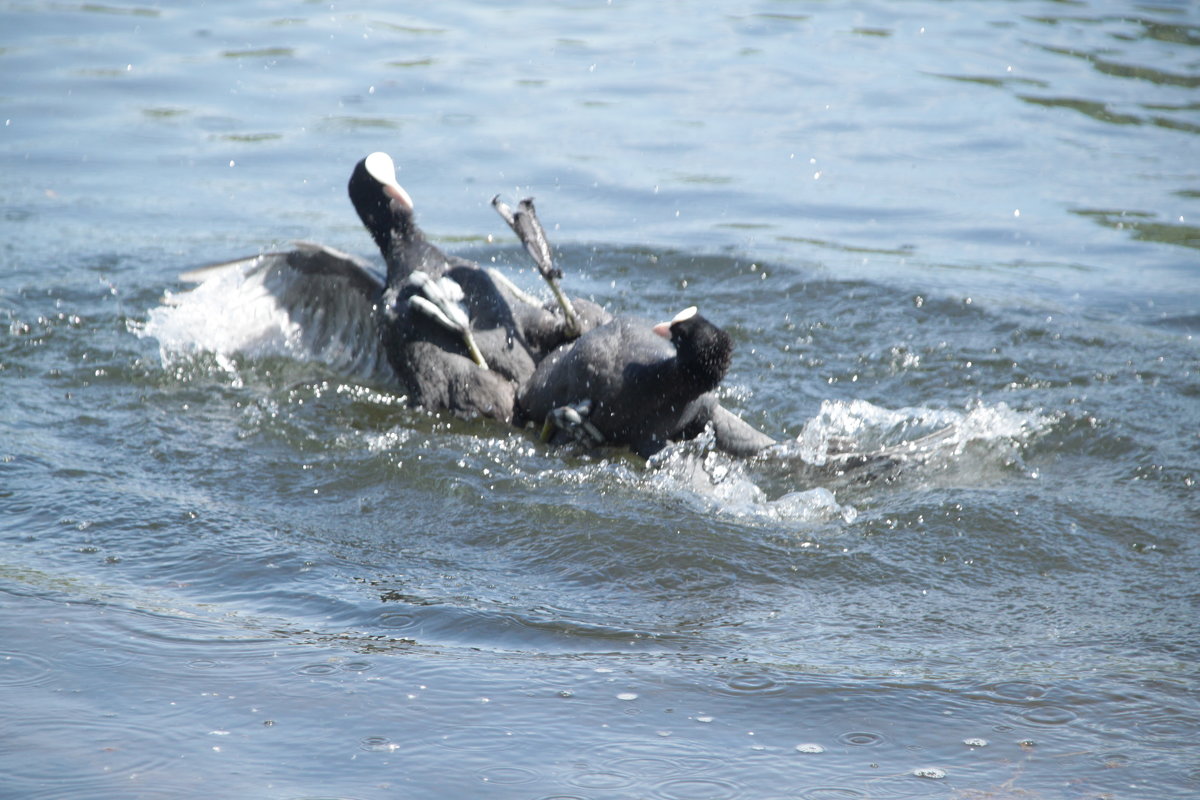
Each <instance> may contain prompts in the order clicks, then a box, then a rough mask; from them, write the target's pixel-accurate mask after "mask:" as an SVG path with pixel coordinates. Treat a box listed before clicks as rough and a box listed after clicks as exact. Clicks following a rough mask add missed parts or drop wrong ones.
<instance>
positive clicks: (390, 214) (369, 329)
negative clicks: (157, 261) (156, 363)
mask: <svg viewBox="0 0 1200 800" xmlns="http://www.w3.org/2000/svg"><path fill="white" fill-rule="evenodd" d="M348 191H349V195H350V199H351V201H352V202H353V204H354V207H355V210H356V211H357V212H358V215H359V218H360V219H361V220H362V222H363V224H364V225H365V226H366V228H367V230H368V231H369V232H370V233H371V236H372V238H373V239H374V240H375V243H376V245H377V246H378V247H379V250H380V253H381V254H382V255H383V258H384V261H385V263H386V264H387V275H386V277H385V279H384V280H383V281H380V280H379V278H378V277H377V276H376V274H375V273H374V271H373V270H372V269H371V268H370V266H369V265H367V264H366V263H365V262H363V261H361V260H359V259H356V258H354V257H353V256H349V255H346V254H345V253H341V252H338V251H336V250H333V249H332V248H328V247H324V246H321V245H316V244H309V243H301V244H299V245H297V247H296V248H295V249H294V250H291V251H287V252H275V253H265V254H263V255H260V256H257V257H254V258H250V259H241V260H238V261H234V262H229V263H227V264H221V265H216V266H215V267H207V268H204V269H201V270H197V271H194V272H191V273H186V274H185V275H184V276H182V277H183V279H185V280H203V279H206V278H207V277H208V276H209V275H210V274H212V272H213V271H215V270H217V269H223V268H231V267H236V268H238V269H241V270H242V271H243V273H244V279H245V280H246V281H247V282H257V283H258V284H260V285H261V286H262V288H263V289H264V290H265V291H266V292H267V293H268V294H270V295H271V297H272V298H273V299H274V300H275V302H276V304H277V305H278V306H279V307H280V308H281V309H282V310H283V311H284V312H285V313H286V314H287V315H288V317H289V319H290V320H291V321H292V322H293V323H295V324H296V326H297V328H298V331H299V337H300V340H301V343H302V344H303V345H304V346H305V347H307V348H308V349H309V350H310V351H311V352H313V353H314V354H315V355H317V356H318V357H321V358H323V359H324V360H325V361H327V362H328V363H330V364H331V365H332V366H334V367H336V368H341V369H343V370H345V371H348V372H351V373H353V374H356V375H361V376H365V377H368V378H370V379H374V380H378V381H381V382H385V383H392V384H397V383H398V384H399V386H400V387H401V388H402V389H403V390H404V391H405V392H407V393H408V395H409V399H410V401H411V402H412V403H413V404H414V405H420V406H423V407H425V408H427V409H429V410H434V411H437V410H443V409H446V410H450V411H453V412H455V413H458V414H461V415H465V416H474V415H482V416H486V417H491V418H494V419H498V420H502V421H505V422H507V421H510V420H511V419H512V415H513V408H514V396H515V392H516V389H517V387H518V386H519V385H520V384H522V383H524V382H525V381H526V380H528V379H529V378H530V377H531V376H532V374H533V371H534V369H535V366H536V362H537V360H539V359H540V358H542V357H543V356H544V355H545V354H546V353H548V352H550V351H551V350H552V349H553V348H554V347H556V346H557V345H559V344H561V343H562V342H564V341H566V339H567V338H568V336H569V335H570V330H569V329H568V326H567V324H566V321H565V319H564V317H563V315H562V313H561V312H557V309H556V308H554V307H553V306H548V305H545V304H542V303H541V302H540V301H538V300H536V299H534V298H530V297H528V296H527V295H525V294H524V293H522V292H521V291H520V290H519V289H517V288H516V287H515V286H513V285H512V283H511V282H509V281H508V280H507V279H505V278H504V277H503V276H502V275H501V274H500V273H498V272H496V271H495V270H485V269H482V268H481V267H479V266H478V265H477V264H474V263H473V262H470V261H467V260H465V259H462V258H457V257H454V256H450V255H447V254H446V253H444V252H443V251H442V250H441V249H439V248H438V247H437V246H435V245H434V244H432V243H431V242H429V240H428V239H427V238H426V237H425V235H424V233H423V232H422V231H421V229H420V228H419V227H418V226H417V224H416V222H415V219H414V215H413V202H412V199H411V197H409V195H408V193H407V192H406V191H405V190H404V189H403V188H402V187H401V186H400V184H399V183H397V182H396V175H395V166H394V164H393V162H392V159H391V158H390V157H389V156H388V155H387V154H385V153H372V154H371V155H369V156H367V157H366V158H364V159H363V160H361V161H359V162H358V164H357V165H355V168H354V172H353V173H352V174H351V177H350V182H349V185H348ZM577 303H578V304H580V305H581V307H582V308H583V309H584V310H585V313H584V314H582V315H581V316H582V318H583V320H584V322H585V323H586V325H587V326H594V325H596V324H599V323H600V322H602V321H604V320H606V319H607V318H608V315H607V313H606V312H604V311H603V309H601V308H600V307H599V306H596V305H595V304H591V303H587V302H585V301H577ZM556 312H557V313H556Z"/></svg>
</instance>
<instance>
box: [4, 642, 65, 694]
mask: <svg viewBox="0 0 1200 800" xmlns="http://www.w3.org/2000/svg"><path fill="white" fill-rule="evenodd" d="M53 669H54V667H53V665H52V664H51V663H50V660H49V659H46V658H42V657H41V656H39V655H34V654H33V653H22V652H18V651H14V650H0V687H4V686H34V685H36V684H39V683H46V682H47V681H49V680H50V678H51V676H52V674H53Z"/></svg>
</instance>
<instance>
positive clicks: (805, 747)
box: [796, 742, 825, 753]
mask: <svg viewBox="0 0 1200 800" xmlns="http://www.w3.org/2000/svg"><path fill="white" fill-rule="evenodd" d="M796 752H797V753H824V752H825V748H824V747H822V746H821V745H819V744H814V743H812V742H806V743H804V744H798V745H796Z"/></svg>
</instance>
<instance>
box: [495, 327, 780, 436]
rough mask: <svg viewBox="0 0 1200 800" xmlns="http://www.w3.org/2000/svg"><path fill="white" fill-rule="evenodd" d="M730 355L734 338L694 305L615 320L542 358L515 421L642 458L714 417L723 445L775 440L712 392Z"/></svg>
mask: <svg viewBox="0 0 1200 800" xmlns="http://www.w3.org/2000/svg"><path fill="white" fill-rule="evenodd" d="M668 339H669V341H668ZM732 354H733V342H732V341H731V340H730V338H729V335H728V334H726V333H725V332H724V331H722V330H721V329H720V328H718V327H717V326H715V325H713V324H712V323H711V322H709V321H708V320H707V319H705V318H704V317H702V316H701V315H700V314H698V313H697V312H696V309H695V308H694V307H692V308H689V309H686V310H685V311H682V312H680V313H679V314H678V315H677V316H676V317H675V318H674V319H673V320H671V321H670V322H667V323H661V324H659V325H652V324H650V323H648V322H646V321H645V320H640V319H636V318H630V317H618V318H616V319H614V320H613V321H611V322H609V323H607V324H605V325H602V326H600V327H598V328H595V329H593V330H591V331H589V332H588V333H585V334H584V335H583V336H581V337H580V338H579V339H577V340H576V341H574V342H571V343H569V344H566V345H563V346H562V347H560V348H559V349H557V350H556V351H555V352H554V353H552V354H551V355H549V356H548V357H547V358H546V359H545V360H543V361H542V362H541V364H539V365H538V369H537V371H536V372H535V373H534V375H533V378H532V379H531V380H530V381H529V382H528V383H527V384H525V386H524V387H523V388H522V390H521V391H520V393H519V395H518V400H517V406H518V407H517V422H518V423H524V422H534V423H538V424H542V425H543V432H544V435H546V436H550V437H551V438H552V440H554V441H565V440H568V439H575V440H577V441H581V442H583V443H585V444H589V445H600V444H604V445H613V446H628V447H629V448H630V449H631V450H633V451H634V452H635V453H637V454H638V455H641V456H643V457H649V456H651V455H653V454H654V453H656V452H658V451H659V450H661V449H662V448H663V447H665V446H666V444H667V443H668V442H670V441H677V440H681V439H688V438H693V437H695V436H697V435H699V434H700V433H701V432H702V431H703V430H704V428H705V426H706V425H708V424H710V423H711V424H712V425H713V427H714V429H715V433H716V443H717V446H718V447H721V448H722V449H724V450H727V451H729V452H733V453H737V454H750V453H755V452H758V451H759V450H761V449H762V448H764V447H767V446H769V445H771V444H773V443H774V440H773V439H771V438H770V437H769V436H767V435H766V434H763V433H760V432H759V431H757V430H755V429H754V428H753V427H751V426H750V425H749V424H747V423H746V422H744V421H742V420H741V419H740V418H738V417H737V416H736V415H735V414H733V413H731V412H730V411H728V410H726V409H725V408H723V407H722V406H721V405H720V403H719V402H717V400H716V398H715V397H714V396H713V395H712V394H711V392H712V390H713V389H715V388H716V387H717V386H718V385H719V384H720V382H721V380H722V378H724V377H725V372H726V371H727V370H728V368H729V362H730V358H731V357H732Z"/></svg>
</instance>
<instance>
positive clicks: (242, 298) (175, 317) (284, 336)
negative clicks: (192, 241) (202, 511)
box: [130, 268, 311, 371]
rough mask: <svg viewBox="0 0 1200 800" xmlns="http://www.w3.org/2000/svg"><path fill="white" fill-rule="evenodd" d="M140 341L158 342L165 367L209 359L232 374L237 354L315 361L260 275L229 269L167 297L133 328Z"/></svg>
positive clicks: (165, 295)
mask: <svg viewBox="0 0 1200 800" xmlns="http://www.w3.org/2000/svg"><path fill="white" fill-rule="evenodd" d="M130 330H131V332H132V333H134V334H135V335H137V336H138V337H139V338H154V339H157V340H158V349H159V356H160V358H161V359H162V362H163V366H164V367H170V366H172V365H174V364H177V363H179V362H180V361H187V360H191V359H194V358H196V357H197V356H200V355H202V354H211V355H212V356H213V357H214V358H215V359H216V361H217V363H218V365H220V366H221V367H222V368H223V369H226V370H227V371H228V370H232V369H233V367H232V362H231V361H230V358H231V357H232V356H233V355H234V354H242V355H246V356H250V357H256V358H262V357H267V356H287V357H290V358H299V359H304V358H306V357H311V354H310V353H308V352H307V351H306V350H305V348H304V346H303V342H302V339H301V336H300V326H298V325H297V324H295V323H294V322H292V321H291V319H289V318H288V315H287V314H286V313H285V312H284V311H283V310H282V309H280V308H279V306H278V304H277V303H276V302H275V299H274V298H273V297H272V296H271V294H270V292H269V291H268V290H267V288H266V287H265V286H264V285H263V281H262V274H261V272H260V273H257V274H250V275H248V274H247V273H246V271H245V270H243V269H238V268H230V269H224V270H219V271H216V272H215V273H214V274H213V275H211V276H210V277H209V278H208V279H207V280H204V281H203V282H202V283H200V284H199V285H198V286H196V287H195V288H193V289H191V290H189V291H186V292H180V293H178V294H176V293H173V292H169V291H168V292H166V293H165V294H164V296H163V302H162V305H160V306H158V307H156V308H152V309H150V311H149V312H148V314H147V319H146V322H145V323H144V324H138V323H133V322H131V323H130Z"/></svg>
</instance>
